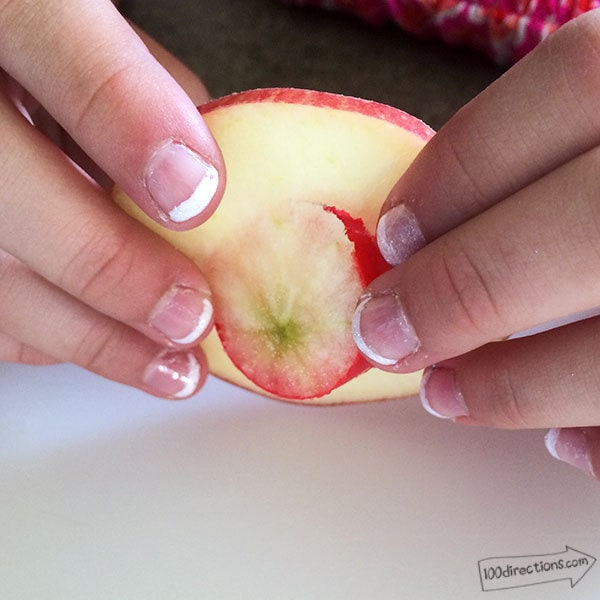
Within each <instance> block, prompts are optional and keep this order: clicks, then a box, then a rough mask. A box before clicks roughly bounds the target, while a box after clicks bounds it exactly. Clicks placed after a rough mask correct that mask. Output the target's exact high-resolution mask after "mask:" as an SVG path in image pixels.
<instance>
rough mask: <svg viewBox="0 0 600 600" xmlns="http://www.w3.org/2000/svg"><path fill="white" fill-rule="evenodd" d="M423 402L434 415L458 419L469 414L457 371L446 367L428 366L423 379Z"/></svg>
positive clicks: (421, 393)
mask: <svg viewBox="0 0 600 600" xmlns="http://www.w3.org/2000/svg"><path fill="white" fill-rule="evenodd" d="M420 395H421V404H422V405H423V408H424V409H425V410H426V411H427V412H428V413H429V414H431V415H433V416H434V417H439V418H440V419H456V418H457V417H466V416H468V414H469V410H468V408H467V405H466V404H465V400H464V398H463V395H462V393H461V391H460V389H459V387H458V384H457V381H456V373H455V372H454V371H453V370H452V369H447V368H445V367H428V368H427V369H425V372H424V373H423V378H422V379H421V392H420Z"/></svg>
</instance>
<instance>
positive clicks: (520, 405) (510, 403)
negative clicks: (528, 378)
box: [488, 367, 529, 429]
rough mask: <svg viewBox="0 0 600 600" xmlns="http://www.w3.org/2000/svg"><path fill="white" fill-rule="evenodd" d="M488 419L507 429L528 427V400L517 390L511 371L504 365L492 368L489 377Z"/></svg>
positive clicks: (517, 386)
mask: <svg viewBox="0 0 600 600" xmlns="http://www.w3.org/2000/svg"><path fill="white" fill-rule="evenodd" d="M488 385H489V388H488V389H489V406H488V410H489V411H490V413H489V416H488V420H489V421H491V422H492V423H493V424H494V425H500V426H502V427H506V428H508V429H523V428H525V427H528V422H529V418H528V415H527V406H528V404H529V403H528V402H527V400H526V398H525V397H524V395H523V394H521V393H520V391H519V389H520V388H519V385H518V384H517V383H516V382H515V381H514V378H513V375H512V373H511V371H510V370H509V369H507V368H504V367H495V368H492V370H491V373H490V377H489V382H488Z"/></svg>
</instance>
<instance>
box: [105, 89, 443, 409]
mask: <svg viewBox="0 0 600 600" xmlns="http://www.w3.org/2000/svg"><path fill="white" fill-rule="evenodd" d="M200 110H201V112H202V113H203V115H204V118H205V120H206V122H207V124H208V126H209V128H210V129H211V131H212V133H213V135H214V136H215V138H216V140H217V142H218V144H219V146H220V148H221V151H222V153H223V156H224V158H225V163H226V167H227V178H228V179H227V187H226V192H225V196H224V198H223V200H222V202H221V205H220V206H219V208H218V209H217V211H216V212H215V214H214V215H213V216H212V217H211V219H209V220H208V221H207V222H206V223H205V224H203V225H202V226H201V227H199V228H197V229H195V230H192V231H186V232H173V231H169V230H167V229H164V228H162V227H161V226H160V225H157V224H156V223H154V222H153V221H151V220H150V219H149V218H148V217H146V216H145V215H143V214H142V213H141V211H139V209H137V207H136V206H135V205H134V204H133V202H131V201H130V200H129V199H127V198H126V197H124V194H123V193H122V192H119V191H118V190H116V192H115V197H116V200H117V202H118V203H119V204H121V205H122V206H124V208H125V209H126V210H127V211H128V212H130V213H131V214H133V215H134V216H135V217H136V218H138V219H140V220H141V221H143V222H144V223H145V224H146V225H147V226H149V227H150V228H152V229H154V230H155V231H157V232H158V233H159V234H160V235H161V236H163V237H165V238H166V239H168V240H169V241H170V242H171V243H173V244H174V245H175V246H176V247H178V248H179V249H180V250H182V251H183V252H184V253H185V254H187V255H188V256H190V257H191V258H192V259H193V260H195V261H196V262H197V264H198V265H199V267H200V268H201V270H202V271H203V273H204V274H205V276H206V277H207V279H208V281H209V284H210V285H211V289H212V290H213V294H214V296H215V304H216V305H215V321H216V323H217V331H215V332H213V333H211V335H210V336H209V337H208V338H207V339H206V340H205V341H204V342H203V347H204V349H205V351H206V353H207V356H208V359H209V364H210V368H211V372H212V373H213V374H214V375H216V376H217V377H220V378H223V379H225V380H228V381H231V382H232V383H234V384H237V385H240V386H242V387H245V388H247V389H250V390H252V391H255V392H258V393H261V394H265V395H269V396H272V397H277V398H282V399H287V400H292V401H295V400H298V401H302V402H304V403H315V404H334V403H346V402H366V401H371V400H381V399H388V398H399V397H405V396H410V395H413V394H414V393H416V391H417V390H418V383H419V380H420V374H419V373H415V374H411V375H395V374H390V373H385V372H383V371H379V370H377V369H371V370H367V371H365V372H362V371H364V366H365V363H362V362H360V361H361V360H362V358H361V357H358V361H359V364H360V365H361V366H360V368H351V367H352V364H353V361H354V360H355V359H356V357H357V356H358V355H357V353H356V348H355V346H354V344H353V342H352V339H351V325H350V323H351V316H352V311H353V308H354V306H355V304H356V300H357V298H358V295H359V294H360V291H361V289H362V287H364V285H365V284H366V283H368V281H365V277H366V276H365V275H364V272H363V270H364V269H363V267H359V266H357V261H356V254H357V253H358V254H360V251H358V250H357V244H356V241H355V240H351V239H350V238H351V235H350V233H349V231H348V229H346V231H345V232H344V227H343V225H341V224H340V220H339V219H336V215H335V214H327V212H326V211H324V210H323V207H335V209H334V210H335V211H342V212H343V213H345V214H347V215H349V216H350V217H351V218H353V219H356V220H359V221H360V222H361V223H362V224H364V227H365V228H366V231H367V232H369V233H370V234H373V232H374V230H375V225H376V222H377V217H378V214H379V210H380V208H381V205H382V203H383V201H384V200H385V198H386V196H387V194H388V193H389V191H390V189H391V188H392V186H393V185H394V184H395V182H396V181H397V179H398V178H399V177H400V175H401V174H402V173H403V172H404V170H405V169H406V168H407V166H408V165H409V164H410V162H412V160H413V159H414V157H415V156H416V154H417V153H418V151H419V150H420V149H421V148H422V147H423V145H424V144H425V143H426V142H427V140H428V139H430V137H431V136H432V135H433V131H432V130H431V129H429V128H428V127H427V126H426V125H424V124H423V123H422V122H421V121H419V120H418V119H416V118H414V117H411V116H409V115H407V114H406V113H404V112H402V111H400V110H397V109H394V108H392V107H388V106H384V105H380V104H377V103H375V102H370V101H364V100H359V99H354V98H348V97H344V96H338V95H335V94H328V93H323V92H311V91H304V90H290V89H275V90H254V91H250V92H243V93H241V94H234V95H232V96H229V97H226V98H223V99H220V100H216V101H214V102H211V103H209V104H207V105H205V106H204V107H201V109H200ZM307 207H312V208H310V209H309V208H307ZM313 210H317V211H318V213H317V212H315V213H312V212H311V211H313ZM317 214H318V218H317V217H316V215H317ZM338 216H339V214H338ZM315 218H316V220H317V222H318V224H317V225H318V226H317V225H315V223H314V219H315ZM311 219H312V221H311ZM311 223H312V224H311ZM340 227H341V228H340ZM282 232H283V234H282ZM332 249H334V250H332ZM335 249H337V250H335ZM375 262H376V261H375ZM358 263H360V260H359V261H358ZM361 269H363V270H361ZM378 269H379V267H377V268H376V269H374V270H373V273H374V274H375V275H376V274H377V273H378ZM367 270H368V268H367ZM249 278H250V281H251V285H250V286H248V285H241V284H240V281H242V280H244V279H245V280H246V281H248V279H249ZM371 278H372V277H371ZM367 279H368V278H367ZM240 286H241V287H240ZM281 289H285V290H286V292H285V294H284V295H283V297H286V298H287V300H285V302H288V304H289V301H290V298H292V299H294V301H295V302H298V304H297V306H296V308H294V309H293V310H292V309H291V308H290V306H289V305H287V306H286V310H287V311H288V313H286V312H285V310H284V311H282V310H281V306H279V308H278V309H277V311H275V313H276V316H275V313H274V312H273V304H272V303H273V302H274V301H275V299H277V298H278V296H277V294H278V292H277V290H281ZM265 293H266V294H267V296H270V300H269V302H270V303H271V304H269V302H267V304H265V303H264V302H263V303H262V305H261V302H258V304H256V303H257V298H262V301H264V299H265ZM253 298H254V299H253ZM281 298H282V296H281V294H280V296H279V300H278V301H280V302H281V301H282V300H281ZM252 302H254V307H249V306H248V303H250V304H252ZM257 306H258V309H257ZM265 307H268V309H265ZM261 311H262V313H261ZM290 311H291V312H290ZM261 314H262V316H263V322H262V324H260V323H259V324H258V325H257V324H256V322H255V323H254V326H255V329H254V333H252V329H251V328H250V329H246V334H245V335H246V337H245V338H244V337H243V336H241V335H240V337H236V336H238V335H239V330H238V333H236V329H235V327H232V325H231V323H234V322H235V323H237V324H238V325H239V322H242V323H244V324H245V325H244V326H245V327H246V326H247V324H248V323H249V322H251V321H252V319H256V316H257V315H261ZM252 315H254V316H252ZM265 315H267V317H265ZM268 315H270V317H268ZM282 315H283V316H282ZM286 315H287V316H286ZM265 319H266V320H265ZM269 323H270V325H269ZM299 323H302V324H303V325H302V326H301V327H300V326H299ZM308 323H311V324H312V325H313V326H314V328H313V330H312V333H311V336H309V337H308V338H305V339H304V340H303V342H302V344H305V343H308V345H297V346H294V344H295V343H296V342H298V341H299V337H298V332H299V331H300V330H303V331H305V330H306V328H307V327H308V325H307V324H308ZM334 323H335V324H336V327H333V331H332V324H334ZM269 328H270V333H269V335H267V338H265V337H264V333H265V331H269ZM257 329H258V330H259V331H260V330H261V329H262V333H263V338H262V341H259V342H257V341H256V340H257V339H260V335H259V336H257V335H256V331H257ZM219 330H220V331H219ZM225 331H227V332H229V333H224V332H225ZM219 333H220V334H221V337H219ZM269 336H271V337H270V340H271V341H270V342H268V339H269ZM273 336H274V337H273ZM277 339H279V342H277V343H279V344H283V346H280V347H279V348H275V350H276V351H275V352H273V348H274V347H272V348H271V349H270V350H269V349H268V344H269V343H273V340H275V341H277ZM223 341H225V346H226V349H225V348H224V344H223ZM284 346H285V349H286V353H283V354H286V359H285V360H284V361H283V362H282V363H281V364H280V367H281V369H282V370H284V371H287V372H288V374H289V373H292V376H291V377H290V376H288V377H287V378H285V382H286V383H285V384H283V383H281V381H282V380H277V377H278V375H277V369H278V367H277V365H276V364H275V362H276V361H275V358H276V355H277V354H278V353H279V354H280V355H281V354H282V353H281V352H280V351H281V350H282V348H283V347H284ZM251 348H254V350H250V349H251ZM261 348H262V349H261ZM265 348H266V349H265ZM252 352H254V358H249V357H250V356H251V354H252ZM294 352H296V359H294V358H293V357H294ZM299 357H302V359H300V358H299ZM232 359H233V360H232ZM242 363H243V365H244V366H243V367H242ZM248 365H251V366H248ZM240 367H242V368H240ZM357 373H360V374H358V375H357ZM354 375H356V376H354ZM348 377H352V378H351V379H349V380H348V381H345V379H347V378H348ZM291 380H295V381H296V382H297V383H295V384H294V385H297V386H298V387H297V388H296V387H294V388H292V387H290V381H291ZM321 380H322V381H321ZM333 386H336V387H335V388H334V389H331V388H332V387H333Z"/></svg>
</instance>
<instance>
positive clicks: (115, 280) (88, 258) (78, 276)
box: [60, 227, 136, 303]
mask: <svg viewBox="0 0 600 600" xmlns="http://www.w3.org/2000/svg"><path fill="white" fill-rule="evenodd" d="M90 229H92V231H90V232H89V233H87V235H86V232H84V234H83V237H84V239H85V241H84V242H83V243H81V242H80V243H78V244H76V248H75V249H74V251H73V257H72V259H71V260H70V262H68V264H67V265H66V267H65V269H64V270H63V273H62V277H61V282H60V284H61V287H63V288H64V289H66V290H68V291H70V292H71V293H72V294H74V295H75V296H77V297H79V298H81V299H84V300H86V301H88V302H92V303H93V302H96V301H98V300H100V299H101V298H102V297H105V296H111V295H114V294H115V293H116V291H117V290H118V288H119V287H120V286H121V285H122V284H123V281H124V280H125V279H126V278H127V276H128V275H129V274H130V273H132V271H133V270H134V263H135V260H136V249H135V245H134V242H133V238H132V237H130V236H128V235H127V233H126V232H125V231H122V232H117V231H111V232H107V231H104V230H102V229H101V228H96V227H92V228H90Z"/></svg>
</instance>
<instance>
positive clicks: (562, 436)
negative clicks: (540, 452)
mask: <svg viewBox="0 0 600 600" xmlns="http://www.w3.org/2000/svg"><path fill="white" fill-rule="evenodd" d="M545 441H546V448H547V449H548V452H550V454H551V455H552V456H553V457H554V458H556V459H557V460H560V461H562V462H565V463H567V464H568V465H571V466H572V467H575V468H577V469H580V470H581V471H583V472H584V473H586V474H587V475H590V476H592V477H595V478H596V479H600V427H566V428H553V429H550V431H548V433H547V434H546V438H545Z"/></svg>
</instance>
